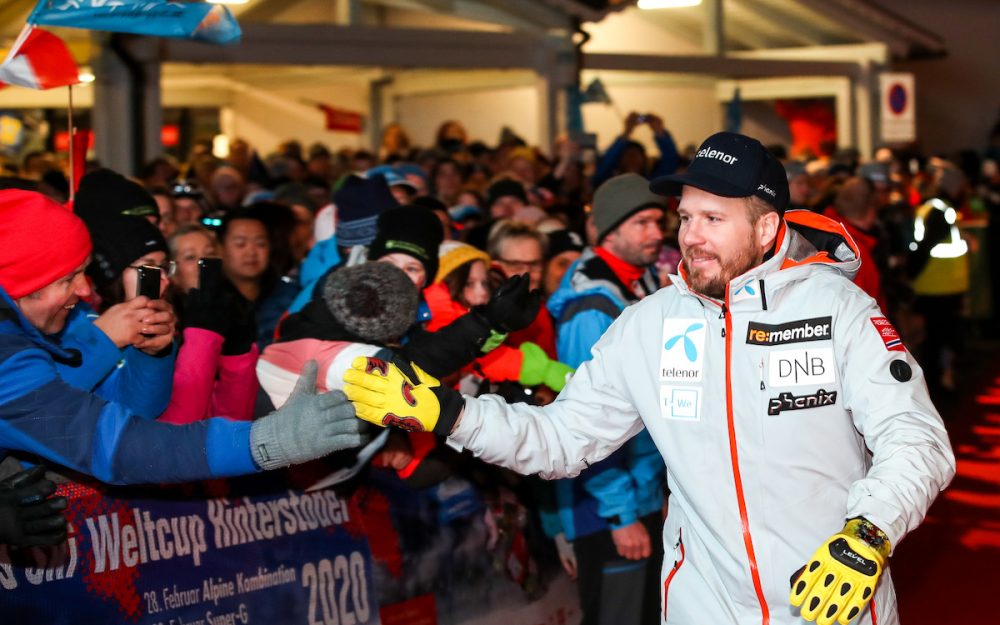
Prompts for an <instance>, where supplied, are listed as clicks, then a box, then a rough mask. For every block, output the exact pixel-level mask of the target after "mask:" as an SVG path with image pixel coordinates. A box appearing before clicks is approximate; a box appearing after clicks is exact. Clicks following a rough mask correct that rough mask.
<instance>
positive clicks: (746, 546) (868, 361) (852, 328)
mask: <svg viewBox="0 0 1000 625" xmlns="http://www.w3.org/2000/svg"><path fill="white" fill-rule="evenodd" d="M858 264H859V263H858V251H857V248H856V246H855V244H854V243H853V241H851V239H850V237H849V236H848V235H847V234H846V232H845V231H844V229H843V228H842V227H840V226H839V225H838V224H836V223H834V222H832V221H830V220H829V219H826V218H824V217H822V216H819V215H815V214H812V213H807V212H805V211H790V212H788V213H787V214H786V216H785V223H784V224H783V225H782V226H781V227H780V229H779V233H778V239H777V242H776V248H775V253H774V254H773V255H772V256H771V257H770V258H768V259H767V260H765V262H763V263H762V264H761V265H759V266H757V267H754V268H753V269H751V270H750V271H748V272H746V273H745V274H743V275H742V276H740V277H739V278H736V279H734V280H732V281H731V282H730V284H729V288H728V291H727V293H726V296H725V298H724V300H723V301H718V300H714V299H710V298H707V297H704V296H701V295H699V294H696V293H694V292H693V291H691V290H690V289H689V288H688V286H687V283H686V282H685V280H684V279H683V276H673V277H672V279H673V282H674V285H675V288H667V289H661V290H660V291H658V292H657V293H655V294H654V295H652V296H650V297H647V298H645V299H644V300H643V301H642V302H639V303H638V304H636V305H634V306H630V307H629V308H627V309H625V311H624V312H623V313H622V315H621V316H620V317H619V318H618V319H617V320H616V321H615V323H614V324H613V325H612V326H611V328H610V329H609V330H608V332H607V333H606V334H605V335H604V337H603V338H602V339H601V340H600V341H599V342H598V343H597V345H596V346H595V347H594V357H593V359H592V360H590V361H588V362H586V363H584V364H583V365H582V366H581V367H580V368H579V369H578V370H577V372H576V375H574V376H573V378H572V379H571V380H570V382H569V384H568V385H567V386H566V388H565V389H564V390H563V392H562V393H561V394H560V396H559V397H558V399H557V400H556V401H555V402H554V403H552V404H550V405H549V406H546V407H545V408H535V407H529V406H524V405H511V406H508V405H505V404H504V403H503V402H501V401H499V400H498V399H497V398H495V397H491V396H484V397H479V398H475V399H474V398H468V397H467V398H466V399H465V411H464V413H463V416H462V419H461V422H460V424H459V426H458V427H457V428H456V430H455V432H453V434H452V436H451V439H452V440H453V442H455V443H458V444H460V445H463V446H465V447H466V448H468V449H470V450H471V451H472V452H473V453H474V454H475V455H476V456H479V457H481V458H482V459H483V460H485V461H487V462H493V463H497V464H502V465H504V466H507V467H509V468H511V469H514V470H517V471H520V472H522V473H539V474H540V475H541V476H542V477H546V478H556V477H566V476H573V475H576V474H578V473H580V472H581V471H582V470H583V469H585V468H586V467H587V466H588V465H589V464H592V463H594V462H597V461H599V460H600V459H602V458H604V457H606V456H608V455H609V454H610V453H612V452H613V451H614V450H615V449H617V448H618V447H620V446H621V445H622V444H623V443H624V442H625V441H627V440H628V439H629V438H631V437H632V436H634V435H635V434H636V433H637V432H639V431H640V430H641V429H642V428H643V426H645V427H646V429H647V430H648V431H649V433H650V435H651V436H652V438H653V441H654V442H655V443H656V446H657V448H658V449H659V450H660V453H661V454H662V456H663V459H664V461H665V463H666V466H667V482H668V485H669V487H670V504H669V508H670V514H669V515H668V517H667V520H666V523H665V525H664V529H663V541H664V547H665V552H666V556H665V558H664V567H663V571H662V572H661V578H662V580H663V583H664V584H663V588H664V599H663V606H664V614H663V622H665V623H737V622H738V623H762V624H768V623H770V624H772V625H793V624H794V625H801V624H802V623H803V621H802V619H801V617H800V616H799V613H798V610H797V609H794V608H792V607H791V606H790V605H789V603H788V592H789V578H790V576H791V575H792V574H793V573H794V572H795V571H796V570H798V569H799V568H800V567H801V566H802V565H803V564H805V563H806V562H807V561H808V559H809V557H810V555H811V554H812V553H813V551H815V549H816V548H817V547H818V546H820V545H821V544H823V542H824V541H825V540H827V539H828V538H829V537H830V536H831V535H832V534H834V533H836V532H837V531H839V530H840V529H841V528H842V527H843V525H844V521H845V519H849V518H853V517H859V516H863V517H865V518H867V519H869V520H870V521H871V522H872V523H874V524H875V525H876V526H878V527H879V528H881V529H882V530H883V531H884V532H885V533H886V534H887V535H888V537H889V539H890V541H891V543H892V545H893V547H896V546H898V544H899V542H900V541H901V540H902V539H903V538H904V537H905V536H906V535H907V533H908V532H910V531H911V530H913V529H914V528H915V527H917V526H918V525H919V524H920V522H921V521H922V520H923V518H924V515H925V514H926V512H927V509H928V508H929V507H930V505H931V503H932V502H933V500H934V498H935V497H936V496H937V493H938V492H939V491H940V490H941V489H943V488H944V487H945V486H947V484H948V483H949V482H950V481H951V478H952V477H953V476H954V471H955V457H954V454H953V453H952V450H951V445H950V443H949V441H948V435H947V433H946V431H945V428H944V424H943V423H942V421H941V417H940V416H939V415H938V413H937V411H936V410H935V408H934V406H933V405H932V404H931V401H930V398H929V396H928V393H927V386H926V383H925V380H924V377H923V374H922V372H921V370H920V367H919V366H918V365H917V363H916V361H915V360H914V359H913V358H912V356H911V355H910V354H909V352H907V351H906V349H905V347H904V346H903V345H902V343H901V342H900V340H899V336H898V334H896V332H895V330H894V329H893V328H892V326H891V325H890V324H889V323H888V321H887V320H886V319H885V317H884V316H883V315H882V313H881V312H880V311H879V309H878V308H877V307H876V306H875V303H874V301H873V300H872V299H871V298H870V297H868V296H867V295H865V294H864V293H863V292H862V291H861V290H860V289H858V287H857V286H855V285H854V284H853V283H852V282H851V281H850V278H851V277H852V276H853V274H854V272H856V271H857V268H858ZM856 622H857V623H860V624H864V625H868V624H871V623H875V622H877V623H879V624H880V625H884V624H888V623H897V622H898V616H897V613H896V602H895V594H894V592H893V588H892V580H891V576H890V575H889V573H888V571H886V572H884V573H883V576H882V579H881V580H880V582H879V584H878V586H877V587H876V591H875V596H874V600H873V601H872V602H871V604H870V609H869V610H866V611H865V612H863V613H862V614H861V615H860V616H859V617H858V618H857V621H856Z"/></svg>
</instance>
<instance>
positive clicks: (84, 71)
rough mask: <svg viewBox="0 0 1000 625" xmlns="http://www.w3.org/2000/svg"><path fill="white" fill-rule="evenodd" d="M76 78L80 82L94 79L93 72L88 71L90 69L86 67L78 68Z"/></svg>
mask: <svg viewBox="0 0 1000 625" xmlns="http://www.w3.org/2000/svg"><path fill="white" fill-rule="evenodd" d="M77 78H79V79H80V82H82V83H91V82H94V80H95V79H96V77H95V76H94V72H92V71H90V69H89V68H86V67H83V68H80V71H79V73H77Z"/></svg>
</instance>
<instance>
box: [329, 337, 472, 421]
mask: <svg viewBox="0 0 1000 625" xmlns="http://www.w3.org/2000/svg"><path fill="white" fill-rule="evenodd" d="M401 367H402V368H401ZM403 369H406V371H405V372H404V370H403ZM344 393H345V394H346V395H347V398H348V399H349V400H351V402H352V403H353V404H354V410H355V412H356V413H357V415H358V417H360V418H362V419H364V420H365V421H369V422H371V423H374V424H375V425H378V426H381V427H386V426H390V425H391V426H394V427H397V428H401V429H403V430H407V431H409V432H434V433H435V434H439V435H441V436H448V435H449V434H451V430H452V428H454V427H455V422H456V421H457V420H458V417H459V415H460V414H461V413H462V408H463V406H464V405H465V400H463V399H462V396H461V395H460V394H459V393H458V392H457V391H455V390H453V389H450V388H448V387H444V386H441V383H440V382H438V381H437V380H436V379H435V378H434V377H432V376H430V375H428V374H427V373H424V371H423V370H421V369H420V367H418V366H417V365H416V364H413V363H410V364H407V363H402V362H401V363H399V364H398V365H397V364H396V363H392V362H386V361H384V360H381V359H379V358H371V357H365V356H360V357H358V358H355V359H354V362H352V363H351V368H350V369H348V370H347V372H346V373H344Z"/></svg>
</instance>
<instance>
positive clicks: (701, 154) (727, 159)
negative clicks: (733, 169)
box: [695, 148, 740, 165]
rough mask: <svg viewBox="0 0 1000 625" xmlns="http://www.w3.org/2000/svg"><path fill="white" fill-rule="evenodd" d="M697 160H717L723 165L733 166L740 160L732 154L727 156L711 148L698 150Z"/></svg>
mask: <svg viewBox="0 0 1000 625" xmlns="http://www.w3.org/2000/svg"><path fill="white" fill-rule="evenodd" d="M695 158H714V159H716V160H719V161H722V162H723V163H728V164H730V165H732V164H733V163H735V162H736V161H738V160H740V159H738V158H736V157H735V156H733V155H732V154H726V153H725V152H722V151H720V150H711V149H709V148H702V149H700V150H698V153H697V154H696V155H695Z"/></svg>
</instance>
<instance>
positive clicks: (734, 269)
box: [681, 241, 759, 299]
mask: <svg viewBox="0 0 1000 625" xmlns="http://www.w3.org/2000/svg"><path fill="white" fill-rule="evenodd" d="M702 254H703V253H701V254H699V248H692V249H689V250H687V252H686V253H685V254H684V257H683V259H681V264H683V265H684V271H685V273H686V274H687V282H688V285H689V286H690V287H691V289H692V290H693V291H695V292H697V293H701V294H702V295H707V296H708V297H711V298H714V299H725V297H726V290H727V289H728V288H729V281H730V280H732V279H733V278H735V277H736V276H739V275H742V274H744V273H746V272H747V271H749V270H750V269H752V268H754V267H756V266H757V264H758V263H759V256H758V254H757V247H756V246H755V245H754V244H753V241H747V242H746V245H744V246H743V247H741V248H740V249H738V250H736V251H735V252H734V255H733V256H732V257H731V258H729V259H728V260H722V259H721V258H719V256H718V255H717V254H710V256H712V257H714V258H715V260H716V262H717V263H719V266H720V267H719V272H718V273H717V274H716V275H715V276H714V277H708V276H704V275H702V272H701V270H699V269H691V261H690V258H691V256H699V255H702Z"/></svg>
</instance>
